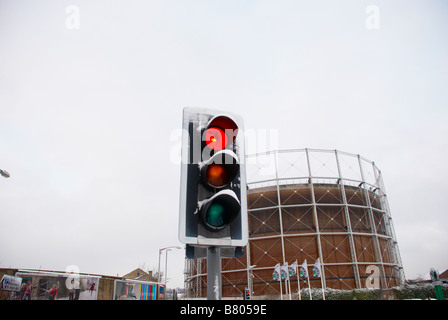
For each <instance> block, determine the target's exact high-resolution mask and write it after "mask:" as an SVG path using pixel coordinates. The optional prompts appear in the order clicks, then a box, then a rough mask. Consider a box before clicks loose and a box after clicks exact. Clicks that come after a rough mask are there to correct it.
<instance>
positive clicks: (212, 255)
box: [207, 247, 222, 300]
mask: <svg viewBox="0 0 448 320" xmlns="http://www.w3.org/2000/svg"><path fill="white" fill-rule="evenodd" d="M221 296H222V282H221V251H220V248H219V247H208V248H207V300H221Z"/></svg>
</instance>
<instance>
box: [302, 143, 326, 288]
mask: <svg viewBox="0 0 448 320" xmlns="http://www.w3.org/2000/svg"><path fill="white" fill-rule="evenodd" d="M305 153H306V161H307V164H308V176H309V185H310V189H311V201H312V205H313V217H314V224H315V225H316V236H317V249H318V252H319V260H320V268H321V272H322V274H321V277H320V283H321V286H322V289H323V290H325V289H326V283H325V263H324V259H323V257H322V244H321V239H320V229H319V220H318V219H317V207H316V198H315V195H314V184H313V176H312V173H311V164H310V155H309V152H308V148H305Z"/></svg>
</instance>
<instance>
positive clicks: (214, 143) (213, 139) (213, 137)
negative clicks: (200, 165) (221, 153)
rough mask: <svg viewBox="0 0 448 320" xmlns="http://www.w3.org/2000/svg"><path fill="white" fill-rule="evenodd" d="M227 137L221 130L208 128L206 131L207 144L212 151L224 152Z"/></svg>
mask: <svg viewBox="0 0 448 320" xmlns="http://www.w3.org/2000/svg"><path fill="white" fill-rule="evenodd" d="M227 141H228V139H227V136H226V134H225V132H224V131H223V130H221V129H220V128H208V129H207V130H206V131H205V143H206V144H207V146H208V147H209V148H210V149H213V150H222V149H224V148H225V147H226V146H227Z"/></svg>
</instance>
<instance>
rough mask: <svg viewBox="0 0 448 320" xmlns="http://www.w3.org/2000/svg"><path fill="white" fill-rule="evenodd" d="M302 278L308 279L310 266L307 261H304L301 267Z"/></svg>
mask: <svg viewBox="0 0 448 320" xmlns="http://www.w3.org/2000/svg"><path fill="white" fill-rule="evenodd" d="M299 275H300V277H308V266H307V264H306V259H305V261H303V263H302V265H301V266H300V273H299Z"/></svg>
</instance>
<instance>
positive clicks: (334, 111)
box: [0, 0, 448, 286]
mask: <svg viewBox="0 0 448 320" xmlns="http://www.w3.org/2000/svg"><path fill="white" fill-rule="evenodd" d="M447 14H448V4H447V2H446V1H442V0H440V1H434V0H432V1H423V0H421V1H379V0H369V1H359V0H356V1H355V0H353V1H306V2H305V1H297V0H290V1H285V0H281V1H273V0H264V1H263V0H258V1H257V0H245V1H237V0H230V1H228V0H226V1H224V0H219V1H218V0H215V1H212V0H201V1H199V0H197V1H192V0H159V1H154V0H152V1H143V0H141V1H140V0H134V1H125V0H117V1H112V0H103V1H98V0H97V1H92V0H88V1H87V0H71V1H63V0H54V1H44V0H42V1H34V0H33V1H31V0H30V1H17V0H9V1H8V0H2V1H1V2H0V168H1V169H4V170H6V171H8V172H9V173H10V174H11V177H10V178H9V179H5V178H2V177H0V178H1V179H0V217H1V219H0V228H1V232H0V267H13V268H36V269H38V268H42V269H50V270H65V269H66V267H67V266H69V265H76V266H78V267H79V269H80V271H81V272H86V273H98V274H108V275H117V274H119V275H123V274H125V273H127V272H129V271H131V270H133V269H134V268H136V267H139V266H145V267H150V268H151V269H152V268H154V269H156V268H157V263H158V252H159V249H160V248H163V247H167V246H173V245H174V246H177V245H181V244H180V243H179V241H178V237H177V223H178V206H179V201H178V198H179V179H180V165H179V164H178V163H177V162H176V161H173V159H176V157H175V155H176V154H177V153H176V152H177V151H176V150H177V149H176V147H177V146H178V141H179V139H178V135H177V133H178V130H179V128H181V125H182V109H183V107H185V106H198V107H206V108H216V109H222V110H227V111H230V112H237V113H239V114H240V115H241V116H242V117H243V118H244V120H245V127H246V129H250V130H255V131H258V132H262V131H263V130H271V131H275V132H276V133H277V134H278V143H277V145H275V144H274V145H268V146H264V147H263V146H261V147H260V148H258V147H254V145H247V149H250V150H251V151H263V149H267V150H269V149H271V148H274V147H275V148H280V149H287V148H305V147H309V148H327V149H338V150H341V151H346V152H351V153H356V154H358V153H359V154H361V155H362V156H364V157H366V158H368V159H370V160H373V161H375V163H376V165H377V166H378V167H379V168H380V169H381V170H382V174H383V179H384V183H385V186H386V191H387V194H388V199H389V204H390V208H391V214H392V217H393V220H394V224H395V229H396V233H397V239H398V243H399V246H400V252H401V256H402V260H403V265H404V270H405V274H406V277H407V278H415V277H417V276H418V275H423V276H424V277H425V278H427V277H428V273H429V268H431V267H435V268H438V269H439V271H440V272H442V271H444V270H446V269H448V255H447V248H448V232H447V230H446V228H447V226H448V215H447V212H446V204H445V203H446V200H447V196H446V190H447V182H448V173H447V165H448V151H447V150H448V126H447V120H448V59H447V57H448V41H447V30H448V19H447V16H448V15H447ZM183 257H184V255H183V251H182V250H174V251H171V252H170V253H169V255H168V267H169V268H168V277H169V278H170V281H169V285H170V286H175V285H177V286H182V285H183V274H182V272H183V266H184V263H183ZM162 258H163V261H164V258H165V257H164V256H163V257H162ZM162 268H164V263H163V264H162Z"/></svg>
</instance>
